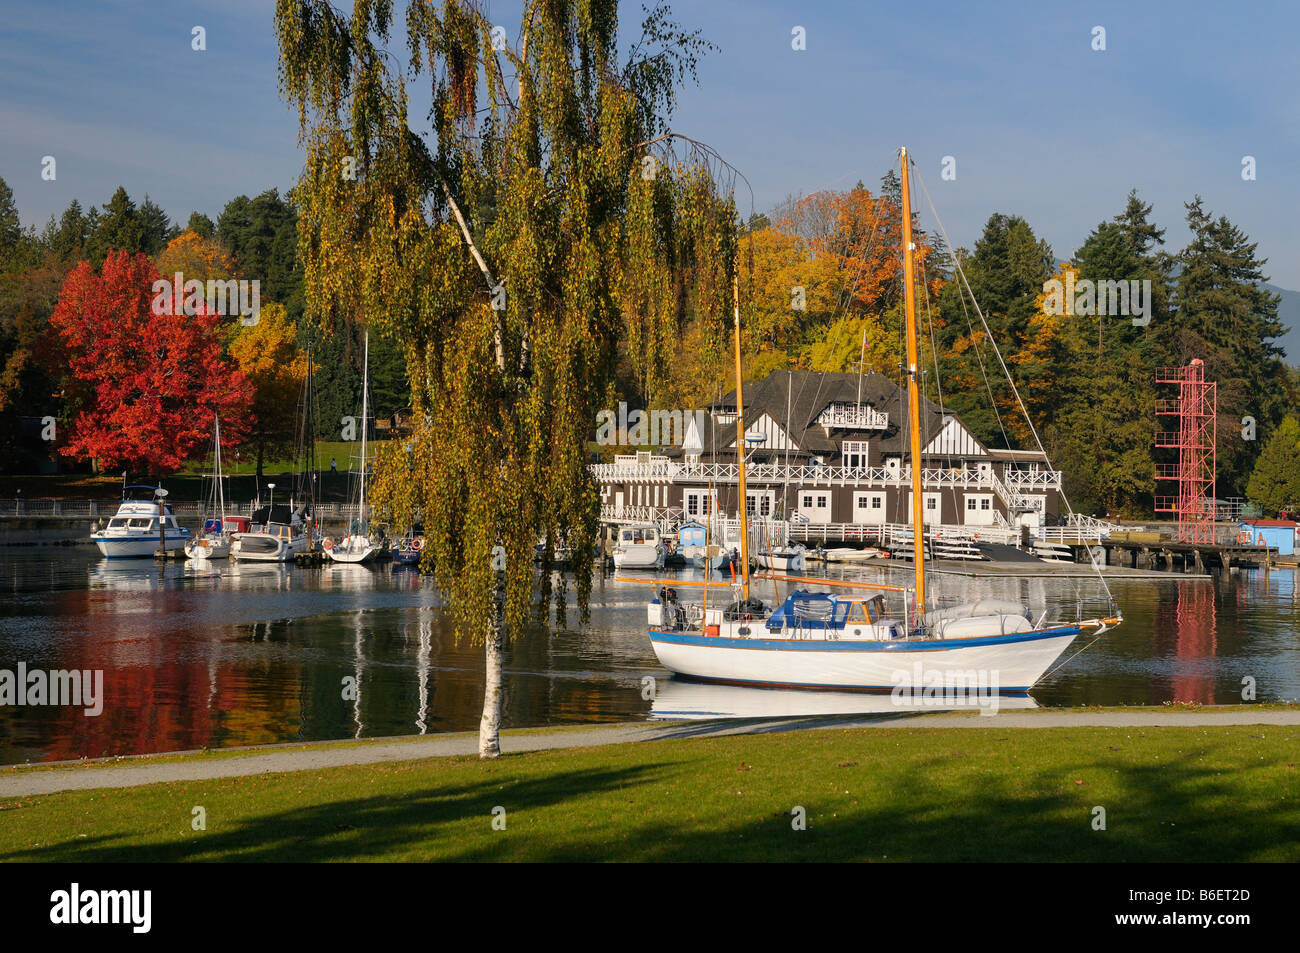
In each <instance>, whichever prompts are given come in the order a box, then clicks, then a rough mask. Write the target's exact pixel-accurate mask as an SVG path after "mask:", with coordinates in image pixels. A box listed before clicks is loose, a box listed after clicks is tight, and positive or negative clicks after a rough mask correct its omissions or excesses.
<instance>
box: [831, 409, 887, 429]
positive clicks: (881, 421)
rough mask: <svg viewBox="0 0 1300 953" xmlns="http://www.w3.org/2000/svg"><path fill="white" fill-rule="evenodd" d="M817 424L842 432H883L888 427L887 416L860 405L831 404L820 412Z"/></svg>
mask: <svg viewBox="0 0 1300 953" xmlns="http://www.w3.org/2000/svg"><path fill="white" fill-rule="evenodd" d="M817 423H819V424H821V426H823V427H826V428H828V429H829V428H831V427H840V428H842V429H844V430H884V429H885V428H886V427H888V426H889V414H886V413H881V412H880V411H878V410H874V409H872V408H871V407H864V406H862V405H861V404H832V405H831V406H830V407H828V408H827V409H826V410H824V411H822V413H821V415H820V416H819V417H818V418H817Z"/></svg>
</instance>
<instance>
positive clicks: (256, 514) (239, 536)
mask: <svg viewBox="0 0 1300 953" xmlns="http://www.w3.org/2000/svg"><path fill="white" fill-rule="evenodd" d="M306 515H307V514H306V512H305V510H304V508H301V507H300V508H299V509H297V510H291V509H290V508H289V507H288V506H286V505H285V504H283V503H281V504H278V505H267V506H263V507H260V508H258V509H256V510H254V511H253V515H252V517H251V519H250V520H249V522H250V524H251V525H250V528H249V532H247V533H235V534H234V535H233V539H232V541H231V544H230V555H231V556H232V557H234V558H235V559H238V560H243V561H247V562H267V563H287V562H291V561H292V560H293V557H294V556H296V555H298V554H299V553H301V552H305V551H306V549H307V543H308V539H307V526H306Z"/></svg>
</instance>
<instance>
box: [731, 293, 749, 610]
mask: <svg viewBox="0 0 1300 953" xmlns="http://www.w3.org/2000/svg"><path fill="white" fill-rule="evenodd" d="M731 301H732V305H733V308H734V312H733V313H734V318H735V320H734V324H735V338H736V454H737V460H738V462H739V471H738V472H739V477H740V479H739V482H740V574H741V580H742V581H743V583H744V586H743V588H742V590H741V593H742V595H741V598H742V599H744V600H745V601H746V602H748V601H749V515H748V513H747V512H746V510H747V508H748V504H749V497H748V494H746V492H745V397H744V393H743V391H742V389H741V382H740V282H739V278H738V277H737V275H736V274H734V273H733V274H732V276H731Z"/></svg>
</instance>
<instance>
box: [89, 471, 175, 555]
mask: <svg viewBox="0 0 1300 953" xmlns="http://www.w3.org/2000/svg"><path fill="white" fill-rule="evenodd" d="M158 492H159V488H158V487H153V486H127V487H123V488H122V502H121V504H120V505H119V506H118V508H117V513H116V514H114V515H113V517H112V519H110V520H109V521H108V525H107V526H105V527H104V528H103V529H100V530H97V531H96V532H93V533H91V534H90V538H91V539H92V540H93V541H94V543H95V546H96V547H97V548H98V549H99V551H100V552H101V553H102V554H103V555H104V556H106V557H107V558H109V559H131V558H135V559H139V558H142V557H145V556H152V555H153V554H154V553H156V552H158V550H160V549H165V550H166V551H167V552H169V553H171V552H177V551H178V550H183V549H184V548H185V544H186V543H187V542H189V539H190V531H189V530H188V529H186V528H185V527H184V526H180V525H179V524H177V522H176V517H175V515H174V514H173V513H172V508H171V506H170V505H169V504H167V503H165V502H161V500H162V497H156V498H154V499H150V497H155V495H156V494H157V493H158ZM163 495H164V496H165V491H163ZM160 510H161V514H162V515H161V517H160V516H159V513H160ZM159 519H161V520H162V526H161V527H159V525H158V524H159Z"/></svg>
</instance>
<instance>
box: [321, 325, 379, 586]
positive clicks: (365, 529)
mask: <svg viewBox="0 0 1300 953" xmlns="http://www.w3.org/2000/svg"><path fill="white" fill-rule="evenodd" d="M369 400H370V331H369V330H367V331H366V337H365V358H364V363H363V366H362V371H361V469H360V470H359V471H358V473H357V478H356V485H357V490H358V498H357V518H356V519H355V520H354V521H353V522H352V525H351V527H350V530H351V531H350V532H349V533H348V535H346V536H344V537H343V538H342V539H337V540H335V539H326V540H324V542H323V543H322V544H321V545H322V546H323V547H324V549H325V555H327V556H329V558H330V559H332V560H333V561H334V562H336V563H363V562H365V561H366V560H367V559H369V558H370V557H371V556H373V555H374V554H375V552H376V551H378V549H379V546H378V544H377V543H375V541H374V540H372V539H371V538H370V521H369V519H368V518H367V514H366V431H367V430H369V429H370V402H369Z"/></svg>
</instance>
